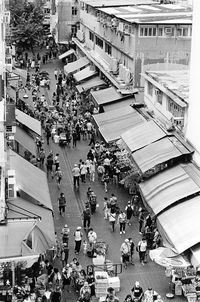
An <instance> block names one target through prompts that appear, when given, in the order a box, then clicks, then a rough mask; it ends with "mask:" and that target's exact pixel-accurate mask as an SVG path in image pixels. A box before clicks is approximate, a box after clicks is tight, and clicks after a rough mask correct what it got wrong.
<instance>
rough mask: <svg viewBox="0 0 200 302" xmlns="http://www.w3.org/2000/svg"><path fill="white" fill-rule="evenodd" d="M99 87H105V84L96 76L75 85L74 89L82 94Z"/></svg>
mask: <svg viewBox="0 0 200 302" xmlns="http://www.w3.org/2000/svg"><path fill="white" fill-rule="evenodd" d="M101 85H105V82H104V81H103V80H101V79H100V78H99V77H98V76H96V77H93V78H91V79H89V80H87V81H84V82H83V83H82V84H79V85H76V89H77V90H78V92H79V93H82V92H84V91H87V90H89V89H91V88H96V87H98V86H101Z"/></svg>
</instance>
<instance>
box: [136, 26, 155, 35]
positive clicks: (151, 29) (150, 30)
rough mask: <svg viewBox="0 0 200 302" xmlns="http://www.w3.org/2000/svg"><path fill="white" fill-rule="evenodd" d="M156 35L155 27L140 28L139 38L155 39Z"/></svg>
mask: <svg viewBox="0 0 200 302" xmlns="http://www.w3.org/2000/svg"><path fill="white" fill-rule="evenodd" d="M156 34H157V31H156V27H152V26H151V27H150V26H148V27H146V26H145V27H144V26H142V27H140V36H141V37H155V36H156Z"/></svg>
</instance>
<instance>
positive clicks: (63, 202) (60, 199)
mask: <svg viewBox="0 0 200 302" xmlns="http://www.w3.org/2000/svg"><path fill="white" fill-rule="evenodd" d="M66 203H67V202H66V199H65V195H64V193H60V196H59V197H58V208H59V213H60V215H61V216H62V213H65V207H66Z"/></svg>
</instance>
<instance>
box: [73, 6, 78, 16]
mask: <svg viewBox="0 0 200 302" xmlns="http://www.w3.org/2000/svg"><path fill="white" fill-rule="evenodd" d="M77 12H78V9H77V7H76V6H72V16H76V15H77Z"/></svg>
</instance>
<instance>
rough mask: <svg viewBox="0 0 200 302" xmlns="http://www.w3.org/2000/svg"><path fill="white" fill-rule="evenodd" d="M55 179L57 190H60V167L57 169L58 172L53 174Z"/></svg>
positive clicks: (61, 174) (61, 175)
mask: <svg viewBox="0 0 200 302" xmlns="http://www.w3.org/2000/svg"><path fill="white" fill-rule="evenodd" d="M55 177H56V182H57V186H58V189H60V183H61V180H62V177H63V173H62V171H61V170H60V167H58V170H57V171H56V172H55Z"/></svg>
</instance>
